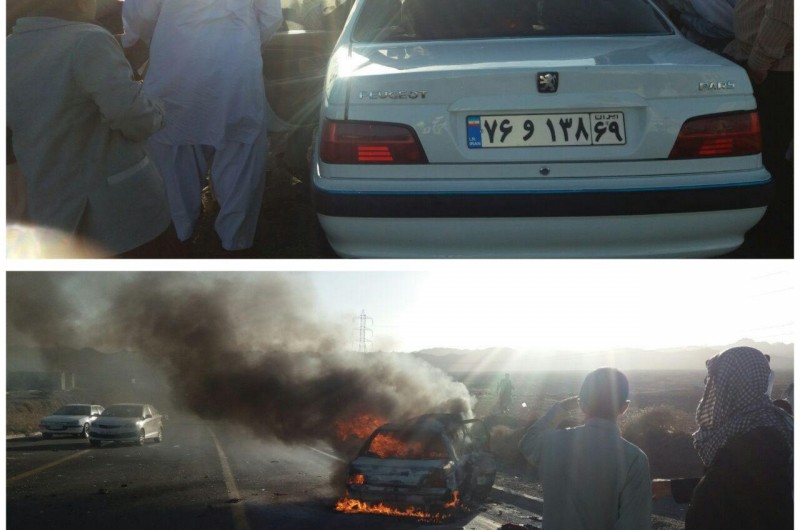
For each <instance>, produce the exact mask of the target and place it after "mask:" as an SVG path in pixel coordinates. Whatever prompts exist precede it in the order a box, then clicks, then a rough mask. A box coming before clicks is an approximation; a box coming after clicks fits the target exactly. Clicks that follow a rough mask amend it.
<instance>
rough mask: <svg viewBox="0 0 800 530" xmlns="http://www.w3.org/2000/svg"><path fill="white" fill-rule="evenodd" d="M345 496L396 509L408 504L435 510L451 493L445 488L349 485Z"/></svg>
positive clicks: (406, 506) (442, 505)
mask: <svg viewBox="0 0 800 530" xmlns="http://www.w3.org/2000/svg"><path fill="white" fill-rule="evenodd" d="M347 496H348V497H349V498H350V499H354V500H357V501H361V502H364V503H367V504H371V505H377V504H382V505H384V506H387V507H390V508H395V509H398V510H404V509H406V508H408V507H409V506H413V507H416V508H419V509H423V510H426V511H430V510H437V509H441V508H443V507H444V505H445V504H446V503H447V502H449V501H451V500H452V493H451V492H450V490H448V489H446V488H397V487H388V486H387V487H381V486H356V487H352V486H351V487H348V488H347Z"/></svg>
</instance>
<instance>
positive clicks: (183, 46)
mask: <svg viewBox="0 0 800 530" xmlns="http://www.w3.org/2000/svg"><path fill="white" fill-rule="evenodd" d="M122 18H123V26H124V29H125V33H124V35H123V36H122V44H123V46H124V47H125V48H130V47H132V46H134V45H136V44H137V43H138V42H139V41H141V42H143V43H145V44H146V45H147V46H149V48H150V64H149V66H148V70H147V74H146V78H145V84H144V89H145V92H146V93H148V94H152V95H155V96H158V97H159V98H161V99H162V100H163V101H164V103H165V105H166V116H165V126H164V128H163V129H162V130H161V131H159V133H158V134H156V135H154V136H153V137H152V138H151V139H150V141H149V143H148V148H149V150H150V152H151V154H152V156H153V158H154V159H155V161H156V164H157V165H158V168H159V170H160V172H161V174H162V176H163V177H164V180H165V183H166V187H167V194H168V197H169V203H170V210H171V212H172V218H173V221H174V223H175V227H176V229H177V231H178V237H179V238H180V239H181V240H182V241H186V240H188V239H189V238H190V237H191V236H192V232H193V231H194V227H195V224H196V222H197V220H198V218H199V217H200V214H201V210H202V203H201V193H202V188H203V184H204V178H205V175H206V172H207V170H208V169H209V166H210V169H211V181H212V184H213V189H214V192H215V195H216V198H217V200H218V202H219V204H220V212H219V215H218V217H217V221H216V225H215V228H216V230H217V233H218V234H219V236H220V239H221V241H222V246H223V248H225V250H229V251H238V250H244V249H247V248H249V247H251V246H252V244H253V239H254V236H255V230H256V224H257V221H258V214H259V210H260V208H261V200H262V195H263V192H264V182H265V173H266V159H267V142H268V141H267V131H266V121H265V120H266V96H265V94H264V81H263V79H262V68H263V65H262V60H261V45H262V44H263V43H264V42H266V41H267V40H269V38H270V37H271V36H272V35H273V33H274V32H275V31H276V30H277V29H278V27H279V26H280V24H281V22H282V16H281V6H280V1H279V0H126V1H125V3H124V7H123V12H122Z"/></svg>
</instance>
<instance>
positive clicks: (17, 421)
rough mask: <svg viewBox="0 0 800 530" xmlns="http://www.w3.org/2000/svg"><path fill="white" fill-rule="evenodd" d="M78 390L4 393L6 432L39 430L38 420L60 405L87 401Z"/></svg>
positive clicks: (18, 432)
mask: <svg viewBox="0 0 800 530" xmlns="http://www.w3.org/2000/svg"><path fill="white" fill-rule="evenodd" d="M89 401H90V400H89V399H88V398H87V396H86V395H84V394H83V393H82V392H80V391H78V390H73V391H66V392H48V393H46V394H44V393H41V392H13V393H8V394H7V395H6V434H27V433H32V432H36V431H38V430H39V420H40V419H42V418H43V417H45V416H47V415H48V414H52V413H53V412H54V411H55V410H56V409H58V407H60V406H61V405H66V404H68V403H89Z"/></svg>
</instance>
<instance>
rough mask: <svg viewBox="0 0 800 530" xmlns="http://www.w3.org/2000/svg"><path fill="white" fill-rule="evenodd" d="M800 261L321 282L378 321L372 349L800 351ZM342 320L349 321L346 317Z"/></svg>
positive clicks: (339, 277)
mask: <svg viewBox="0 0 800 530" xmlns="http://www.w3.org/2000/svg"><path fill="white" fill-rule="evenodd" d="M792 271H793V267H792V265H791V263H786V264H781V263H776V264H765V263H764V262H736V263H733V262H730V261H728V262H725V261H704V262H698V261H694V262H691V263H689V262H685V261H667V262H658V263H655V262H649V261H648V262H641V261H634V262H622V261H614V262H597V261H595V262H577V261H559V262H543V261H537V262H508V263H506V262H498V261H494V262H491V263H486V264H485V265H484V264H481V263H480V262H479V263H478V264H477V265H473V266H470V267H453V266H444V267H439V268H438V269H437V270H433V271H422V272H408V271H406V272H369V271H362V272H320V273H312V274H311V280H312V283H313V285H314V287H315V290H316V293H317V296H318V299H319V302H320V306H321V307H322V308H324V310H325V311H326V312H328V313H329V314H330V315H331V316H332V317H333V318H337V319H340V320H341V321H343V322H347V321H348V319H349V321H350V322H351V324H352V328H353V336H354V340H355V339H356V338H357V328H358V326H359V322H358V318H357V317H358V315H359V314H360V313H361V311H362V310H363V311H364V312H365V313H366V315H368V316H369V317H371V320H369V321H367V323H368V324H369V327H370V329H371V330H372V337H373V343H372V348H373V350H386V351H388V350H396V351H416V350H421V349H425V348H434V347H445V348H459V349H481V348H489V347H509V348H514V349H520V350H533V351H535V350H537V349H552V348H563V349H582V350H590V351H595V350H603V349H608V348H619V347H630V348H664V347H677V346H711V345H724V344H727V343H730V342H734V341H736V340H739V339H741V338H751V339H755V340H763V341H766V342H794V337H795V324H796V322H795V319H794V314H795V313H796V310H793V309H792V308H795V309H796V304H794V305H793V304H792V301H793V300H796V299H797V293H796V289H795V287H794V286H795V282H794V273H793V272H792ZM337 313H338V314H337Z"/></svg>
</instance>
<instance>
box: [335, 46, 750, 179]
mask: <svg viewBox="0 0 800 530" xmlns="http://www.w3.org/2000/svg"><path fill="white" fill-rule="evenodd" d="M347 63H348V64H347V67H348V68H349V69H350V71H349V72H348V76H347V77H346V78H342V79H347V82H348V83H349V87H348V90H347V94H348V95H347V108H346V118H347V119H349V120H363V121H375V122H389V123H404V124H407V125H410V126H411V127H413V128H414V130H415V131H416V133H417V135H418V136H419V138H420V141H421V142H422V145H423V148H424V150H425V153H426V155H427V157H428V160H429V162H430V163H434V164H435V163H445V164H450V163H465V162H470V163H475V162H486V163H493V162H494V163H496V162H531V161H550V162H559V161H570V162H575V161H585V162H595V161H613V160H626V161H632V160H652V159H658V158H666V157H667V155H668V154H669V151H670V148H671V147H672V144H673V143H674V141H675V138H676V137H677V133H678V131H679V130H680V127H681V125H682V124H683V122H684V121H685V120H686V119H688V118H689V117H692V116H696V115H698V114H699V113H703V114H713V113H724V112H729V111H734V110H740V109H742V108H743V107H744V108H747V107H748V106H749V107H752V106H753V105H754V103H753V100H752V92H751V89H750V85H749V83H748V81H747V78H746V75H745V73H744V70H742V69H741V68H739V67H738V66H736V65H735V64H733V63H731V62H729V61H727V60H725V59H723V58H721V57H719V56H717V55H715V54H712V53H710V52H707V51H706V50H703V49H701V48H699V47H697V46H694V45H692V44H691V43H689V42H688V41H686V40H685V39H683V38H682V37H680V36H674V35H665V36H646V37H645V36H625V37H570V38H568V39H567V38H560V37H553V38H525V39H491V40H471V41H463V40H459V41H436V42H434V41H429V42H413V43H401V44H397V43H387V44H353V45H352V50H351V55H350V58H349V61H347ZM545 74H550V75H551V77H550V78H549V81H550V84H551V86H550V87H543V88H540V86H539V85H540V84H547V83H541V81H540V80H539V76H540V75H545ZM555 77H557V78H558V79H557V87H555V88H556V89H555V91H548V89H549V88H553V86H552V82H553V79H554V78H555ZM541 90H544V91H541ZM526 122H527V123H526ZM509 129H511V130H510V131H509ZM506 131H508V132H506ZM529 132H530V133H532V136H531V137H530V138H526V136H529V135H528V133H529ZM531 138H532V139H531ZM529 140H530V141H529ZM528 141H529V142H528ZM526 142H528V143H527V144H526Z"/></svg>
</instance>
